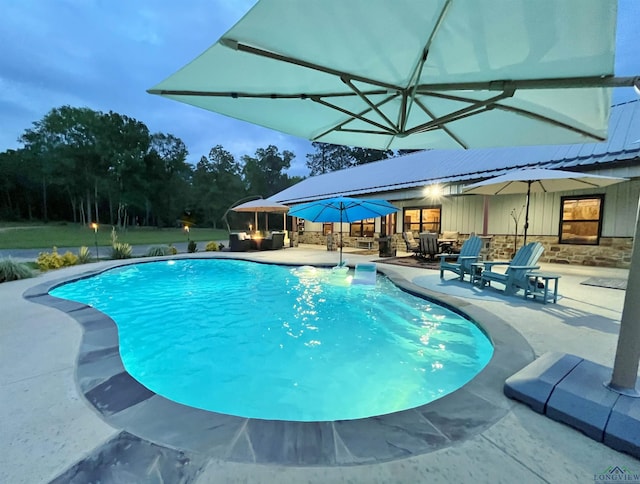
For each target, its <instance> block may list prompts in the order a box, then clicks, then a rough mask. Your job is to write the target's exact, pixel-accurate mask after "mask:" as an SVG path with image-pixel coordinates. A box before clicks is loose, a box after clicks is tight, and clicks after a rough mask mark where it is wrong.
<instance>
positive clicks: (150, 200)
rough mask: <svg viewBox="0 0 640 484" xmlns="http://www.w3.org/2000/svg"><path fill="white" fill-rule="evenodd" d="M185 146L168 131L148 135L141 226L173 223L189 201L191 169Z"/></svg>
mask: <svg viewBox="0 0 640 484" xmlns="http://www.w3.org/2000/svg"><path fill="white" fill-rule="evenodd" d="M187 155H188V151H187V147H186V146H185V144H184V142H183V141H182V140H181V139H180V138H176V137H175V136H173V135H170V134H163V133H155V134H153V135H152V136H151V145H150V149H149V153H148V154H147V155H146V156H145V160H144V162H145V178H146V180H147V184H146V191H145V193H144V198H145V210H144V218H143V223H144V225H149V224H152V223H153V224H155V225H158V226H161V227H162V226H166V225H172V224H173V223H174V222H175V221H176V220H177V219H178V218H179V217H180V214H181V213H182V211H183V210H184V209H185V207H186V206H187V205H188V203H189V197H190V190H191V181H192V177H193V169H192V167H191V165H189V164H188V163H187V162H186V160H187Z"/></svg>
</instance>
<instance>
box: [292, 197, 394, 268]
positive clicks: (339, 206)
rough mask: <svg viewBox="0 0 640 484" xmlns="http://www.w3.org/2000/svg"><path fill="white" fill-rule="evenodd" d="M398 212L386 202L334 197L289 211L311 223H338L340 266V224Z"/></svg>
mask: <svg viewBox="0 0 640 484" xmlns="http://www.w3.org/2000/svg"><path fill="white" fill-rule="evenodd" d="M397 211H398V208H397V207H394V206H393V205H392V204H390V203H389V202H387V201H386V200H375V199H359V198H349V197H334V198H327V199H325V200H317V201H314V202H309V203H303V204H302V205H298V206H296V207H293V208H292V209H291V210H290V211H289V215H291V216H292V217H298V218H302V219H305V220H309V221H311V222H327V223H328V222H340V264H339V265H342V222H346V223H351V222H357V221H359V220H364V219H367V218H376V217H383V216H385V215H389V214H390V213H395V212H397Z"/></svg>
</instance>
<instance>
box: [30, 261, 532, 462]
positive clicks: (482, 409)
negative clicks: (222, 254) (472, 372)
mask: <svg viewBox="0 0 640 484" xmlns="http://www.w3.org/2000/svg"><path fill="white" fill-rule="evenodd" d="M214 257H215V256H214ZM186 258H193V257H180V256H178V257H176V256H173V257H165V258H153V259H148V260H128V261H121V262H117V263H114V264H110V265H109V266H108V267H101V268H100V269H95V270H90V271H87V272H85V273H82V274H77V275H74V276H69V277H65V278H61V279H57V280H54V281H49V282H44V283H41V284H38V285H36V286H33V287H31V288H29V289H28V290H26V291H25V292H24V294H23V297H24V298H25V299H27V300H29V301H32V302H35V303H39V304H43V305H45V306H49V307H53V308H56V309H58V310H60V311H63V312H65V313H66V314H68V315H69V316H70V317H71V318H73V319H74V320H75V321H76V322H78V323H79V324H80V326H81V327H82V329H83V336H82V340H81V343H80V348H79V351H78V358H77V362H76V384H77V387H78V389H79V393H80V394H81V395H83V396H84V398H85V400H86V402H87V403H88V404H89V405H90V407H91V408H93V409H94V410H95V411H96V412H97V413H98V414H99V415H100V416H101V417H102V418H103V419H104V420H105V421H106V422H107V423H108V424H110V425H111V426H113V427H115V428H117V429H120V430H121V431H123V432H126V433H128V434H131V435H133V436H136V437H138V438H140V439H143V440H146V441H148V442H150V443H153V444H155V445H160V446H164V447H167V448H171V449H176V450H180V451H186V452H189V453H195V454H199V455H200V456H206V458H207V459H219V460H227V461H233V462H240V463H259V464H277V465H285V466H287V465H289V466H349V465H360V464H372V463H378V462H387V461H392V460H396V459H402V458H406V457H410V456H412V455H421V454H426V453H429V452H433V451H436V450H438V449H442V448H445V447H449V446H451V445H455V444H456V443H459V442H462V441H464V440H467V439H469V438H471V437H473V436H475V435H477V434H479V433H482V432H483V431H484V430H486V429H487V428H489V427H490V426H492V425H493V424H495V423H496V422H498V421H499V420H501V419H502V418H503V417H504V416H505V415H507V413H508V412H509V410H510V409H511V408H512V407H513V406H514V405H515V402H513V401H511V400H509V399H508V398H506V397H505V396H504V394H503V384H504V381H505V380H506V379H507V378H508V377H509V376H511V375H513V374H514V373H516V372H518V371H519V370H520V369H522V368H523V367H525V366H526V365H527V364H529V363H530V362H531V361H533V360H534V353H533V350H532V348H531V347H530V345H529V344H528V343H527V341H526V340H525V339H524V337H523V336H522V335H520V333H518V332H517V331H516V330H515V329H513V328H512V327H511V326H509V325H508V324H507V323H506V322H504V321H503V320H501V319H500V318H498V317H496V316H495V315H493V314H491V313H489V312H488V311H485V310H484V309H481V308H479V307H477V306H474V305H473V304H471V303H469V302H467V301H464V300H462V299H459V298H455V297H452V296H448V295H445V294H442V293H436V292H433V291H430V290H428V289H424V288H422V287H419V286H417V285H415V284H412V283H411V282H410V281H408V280H407V279H406V278H404V277H403V276H402V275H400V274H399V273H398V272H397V271H395V270H394V269H392V268H387V267H380V266H378V271H379V272H381V273H383V274H385V275H386V276H387V277H389V278H390V279H391V280H392V281H393V282H394V283H395V284H396V285H398V286H399V287H401V288H402V289H403V290H405V291H408V292H410V293H412V294H416V295H418V296H421V297H425V298H427V299H430V300H434V301H435V302H437V303H439V304H442V305H444V306H445V307H447V308H449V309H452V310H454V311H456V312H458V313H460V314H462V315H464V316H466V317H468V318H470V319H472V320H473V321H475V322H476V323H477V324H478V325H479V326H480V327H481V328H482V329H483V330H484V331H485V332H486V333H487V334H488V335H489V336H490V339H491V341H492V343H493V345H494V354H493V356H492V358H491V360H490V362H489V363H488V364H487V366H486V367H485V368H484V369H483V370H482V371H481V372H480V373H479V374H478V375H477V376H476V377H475V378H474V379H473V380H472V381H470V382H469V383H467V384H466V385H464V386H463V387H462V388H460V389H458V390H456V391H455V392H453V393H450V394H448V395H446V396H444V397H442V398H440V399H438V400H436V401H433V402H430V403H428V404H425V405H422V406H419V407H416V408H413V409H409V410H403V411H399V412H395V413H391V414H386V415H380V416H375V417H369V418H363V419H357V420H339V421H333V422H292V421H281V420H261V419H252V418H243V417H236V416H231V415H225V414H220V413H216V412H210V411H206V410H201V409H196V408H193V407H189V406H186V405H182V404H179V403H176V402H173V401H171V400H168V399H166V398H164V397H162V396H160V395H157V394H155V393H153V392H152V391H150V390H149V389H147V388H146V387H144V386H143V385H142V384H140V383H139V382H137V381H136V380H135V379H134V378H133V377H131V376H130V375H129V374H128V373H127V372H126V370H125V368H124V366H123V364H122V361H121V359H120V355H119V348H118V329H117V326H116V324H115V323H114V322H113V320H111V318H109V317H108V316H107V315H105V314H104V313H101V312H100V311H98V310H96V309H94V308H92V307H90V306H87V305H85V304H82V303H77V302H73V301H67V300H63V299H59V298H56V297H54V296H51V295H49V294H48V292H49V291H50V290H51V289H53V288H54V287H56V286H58V285H60V284H63V283H66V282H71V281H74V280H78V279H82V278H86V277H91V276H93V275H96V274H99V273H101V272H104V271H107V270H110V269H113V268H115V267H120V266H124V265H130V264H138V263H147V262H155V261H162V260H170V259H173V260H176V259H186ZM198 258H203V259H204V257H198ZM206 258H211V257H206ZM234 258H235V259H238V260H246V261H250V262H256V263H270V262H265V261H256V260H253V259H251V258H244V257H234ZM273 263H276V262H273ZM278 264H280V265H291V266H296V265H303V264H282V263H280V262H278ZM314 265H316V266H325V267H328V266H330V265H327V264H314Z"/></svg>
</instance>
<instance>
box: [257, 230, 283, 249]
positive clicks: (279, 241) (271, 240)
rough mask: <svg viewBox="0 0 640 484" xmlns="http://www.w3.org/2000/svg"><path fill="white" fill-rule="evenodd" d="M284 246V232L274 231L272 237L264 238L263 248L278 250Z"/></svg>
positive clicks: (261, 247)
mask: <svg viewBox="0 0 640 484" xmlns="http://www.w3.org/2000/svg"><path fill="white" fill-rule="evenodd" d="M283 247H284V232H273V233H272V234H271V236H270V237H267V238H266V239H263V240H262V245H261V246H260V249H261V250H278V249H282V248H283Z"/></svg>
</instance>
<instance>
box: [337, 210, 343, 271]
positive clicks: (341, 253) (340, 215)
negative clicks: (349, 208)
mask: <svg viewBox="0 0 640 484" xmlns="http://www.w3.org/2000/svg"><path fill="white" fill-rule="evenodd" d="M338 265H339V266H340V267H342V203H340V264H338Z"/></svg>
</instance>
